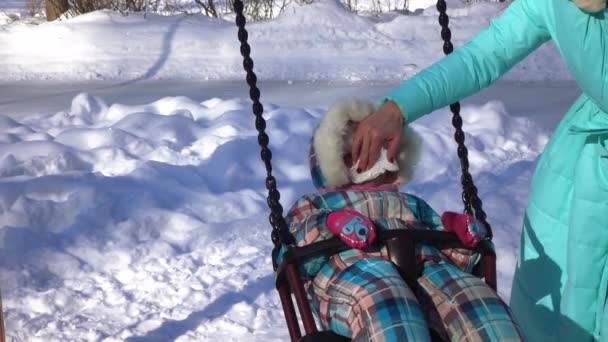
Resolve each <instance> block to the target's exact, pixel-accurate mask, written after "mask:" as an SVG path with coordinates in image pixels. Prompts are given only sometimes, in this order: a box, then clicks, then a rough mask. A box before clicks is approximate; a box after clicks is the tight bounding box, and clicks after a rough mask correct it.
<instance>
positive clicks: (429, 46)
mask: <svg viewBox="0 0 608 342" xmlns="http://www.w3.org/2000/svg"><path fill="white" fill-rule="evenodd" d="M504 6H505V4H504V3H493V2H488V3H486V2H482V3H479V4H476V5H474V6H472V7H465V8H457V9H454V10H452V11H451V12H449V13H450V14H451V21H450V26H451V28H452V32H453V42H454V44H455V45H456V46H460V45H462V44H464V42H465V41H466V40H467V39H469V38H470V37H472V36H473V35H474V34H475V33H477V32H479V31H480V30H481V29H482V28H484V27H485V26H487V24H488V22H489V21H490V19H491V18H492V17H494V16H495V15H497V14H499V13H500V12H501V11H502V9H503V8H504ZM427 12H428V13H426V14H423V15H417V16H414V15H412V16H403V15H395V14H385V15H383V16H381V17H361V16H356V15H353V14H352V13H351V12H349V11H348V10H346V9H345V8H344V7H343V6H340V5H338V4H337V3H335V2H334V0H324V1H319V2H315V3H313V4H311V5H307V6H300V5H297V4H296V3H295V2H293V3H292V4H291V5H290V6H289V7H288V8H287V9H286V10H285V11H284V12H283V13H282V14H281V16H279V17H278V18H277V19H274V20H269V21H261V22H254V23H251V24H250V25H249V26H248V28H249V32H250V42H251V46H252V56H253V59H254V61H255V63H256V64H255V70H256V73H257V74H258V76H259V77H260V79H267V80H308V81H311V80H333V81H336V80H345V81H356V80H391V81H394V80H402V79H405V78H407V77H410V76H411V75H413V74H414V73H416V72H418V71H419V70H421V68H424V67H425V66H428V65H429V64H431V63H432V62H434V61H437V60H438V59H439V58H440V57H441V56H442V54H443V52H442V51H441V46H442V44H443V43H442V41H441V38H440V33H439V32H440V28H439V24H438V23H437V17H436V10H435V9H434V8H430V9H429V10H428V11H427ZM0 46H2V47H3V48H2V49H1V50H0V60H2V61H3V62H2V63H1V64H0V81H1V80H8V81H18V80H45V81H49V80H55V81H57V80H60V81H61V80H63V81H75V80H122V81H125V82H134V81H139V80H149V79H174V80H175V79H191V80H199V81H201V80H224V81H225V80H241V79H242V78H243V72H242V70H241V69H242V62H241V56H240V52H239V44H238V41H237V34H236V27H235V25H234V23H233V22H232V21H226V20H221V19H212V18H208V17H204V16H201V15H175V16H158V15H150V16H149V17H148V18H147V19H144V18H143V15H141V14H131V15H129V16H122V15H120V14H116V13H112V12H108V11H99V12H93V13H89V14H86V15H82V16H78V17H76V18H73V19H71V20H68V21H63V22H50V23H47V22H43V23H39V24H28V23H22V22H17V23H13V24H10V25H5V26H4V27H3V29H2V30H0ZM507 78H508V79H512V80H519V81H522V80H525V81H544V80H564V79H570V75H569V73H568V71H567V70H566V68H565V66H564V65H563V63H562V62H561V61H560V60H559V58H557V52H556V51H555V48H554V47H553V46H552V45H547V46H545V47H543V48H542V49H540V50H539V51H538V52H537V53H535V54H533V55H532V56H530V57H529V58H528V59H527V60H526V61H525V62H524V63H522V64H521V65H519V66H518V67H516V68H515V69H514V70H513V71H512V72H511V73H509V75H508V76H507Z"/></svg>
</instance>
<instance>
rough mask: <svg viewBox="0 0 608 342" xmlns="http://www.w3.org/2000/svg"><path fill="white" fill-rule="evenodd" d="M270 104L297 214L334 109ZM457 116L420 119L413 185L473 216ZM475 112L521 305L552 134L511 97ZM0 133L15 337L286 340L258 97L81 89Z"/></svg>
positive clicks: (279, 166) (504, 283)
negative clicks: (538, 164) (521, 112)
mask: <svg viewBox="0 0 608 342" xmlns="http://www.w3.org/2000/svg"><path fill="white" fill-rule="evenodd" d="M266 109H267V115H268V118H269V124H268V132H269V134H270V137H271V142H272V144H271V145H272V148H273V152H274V154H273V155H274V165H275V175H276V177H277V179H278V180H279V186H280V190H281V192H282V203H283V205H284V207H285V208H289V206H290V205H291V203H293V201H294V200H295V199H296V198H297V196H299V195H301V194H304V193H306V192H309V191H313V188H312V185H311V184H310V179H309V171H308V167H307V156H306V151H307V143H308V140H309V138H310V134H311V132H312V129H313V127H314V126H315V124H316V123H317V122H318V118H319V116H320V115H321V114H322V111H323V110H322V109H302V108H286V107H277V106H274V105H272V104H267V105H266ZM448 116H449V113H448V112H447V111H439V112H437V113H434V114H433V115H432V117H427V118H423V119H421V120H420V123H417V124H414V125H413V126H414V127H415V128H416V129H418V131H419V132H420V133H421V134H422V136H423V137H424V141H425V146H424V152H423V160H422V163H421V165H420V168H419V170H418V171H419V172H418V175H417V177H416V179H415V181H414V182H413V183H412V184H411V185H409V186H406V187H403V189H402V190H403V191H409V192H413V193H415V194H418V195H421V196H422V197H423V198H425V199H427V200H428V201H429V202H430V203H431V204H432V205H433V206H434V207H435V209H436V210H437V211H439V212H441V211H443V210H450V209H451V210H460V208H461V204H460V202H459V197H460V196H459V194H460V190H459V184H458V177H459V174H458V172H459V171H458V170H459V166H458V160H457V157H456V153H455V149H454V143H453V142H452V138H451V130H452V128H451V126H450V120H449V117H448ZM464 117H465V125H466V127H467V128H468V129H467V132H468V133H470V135H469V136H467V139H468V141H469V146H470V150H471V151H470V160H471V165H472V171H473V173H474V175H475V178H476V180H477V182H478V186H479V188H480V190H481V196H482V199H483V200H484V203H485V208H486V210H487V212H488V213H489V216H490V218H491V222H492V224H493V227H494V230H495V236H496V238H495V241H496V244H497V246H498V254H499V263H498V269H499V280H500V293H501V294H502V295H503V296H504V297H505V298H508V297H507V296H508V292H509V288H510V282H511V277H512V271H513V268H514V265H515V259H516V248H517V246H518V241H519V231H520V221H521V217H522V212H523V209H524V205H525V201H526V197H527V187H528V182H529V179H530V173H531V171H532V169H533V164H534V162H535V159H536V157H537V155H538V154H539V152H540V151H541V149H542V147H543V145H544V144H545V142H546V140H547V132H545V131H543V130H542V129H539V128H538V126H536V125H534V124H533V123H532V122H531V121H530V120H528V119H525V118H513V117H511V116H509V115H508V114H507V113H506V112H505V110H504V107H503V105H502V104H501V103H500V102H489V103H487V104H485V105H482V106H467V107H464ZM435 119H437V120H435ZM0 126H1V132H2V133H1V134H0V141H2V145H0V176H1V177H2V178H0V213H1V214H0V222H2V225H3V228H2V230H0V234H1V241H2V246H3V248H2V249H1V250H0V260H1V262H0V280H1V285H2V290H3V293H4V296H5V301H4V305H5V308H6V320H7V327H8V332H9V336H11V337H12V338H14V340H15V341H68V340H69V341H122V340H126V341H173V340H177V341H210V340H212V339H216V338H218V337H221V338H225V339H226V340H229V341H238V340H242V339H243V338H245V337H247V336H252V335H253V336H254V337H255V340H268V341H273V340H274V341H280V340H285V339H286V337H287V335H286V329H285V326H284V323H283V320H282V316H281V315H282V314H281V309H280V304H279V302H278V298H277V296H276V293H275V290H274V288H273V276H272V267H271V261H270V258H269V255H270V250H271V248H272V246H271V242H270V236H269V233H270V227H269V226H268V224H267V223H266V222H267V219H266V217H267V211H268V210H267V208H266V204H265V189H264V181H263V179H264V173H263V170H262V167H261V166H262V164H261V162H260V160H259V158H258V146H257V138H256V132H255V129H254V128H253V120H252V114H251V113H250V110H249V103H248V102H247V101H244V100H221V99H217V98H215V99H209V100H207V101H204V102H202V103H197V102H194V101H192V100H190V99H188V98H185V97H169V98H163V99H159V100H158V101H155V102H152V103H148V104H142V105H137V106H127V105H121V104H113V105H109V104H107V103H105V102H104V101H103V99H100V98H95V97H92V96H89V95H86V94H81V95H79V96H77V97H76V98H74V100H73V101H72V104H71V107H70V108H69V109H67V110H65V111H61V112H58V113H56V114H49V115H47V116H31V117H28V118H26V119H23V120H21V121H20V122H17V121H14V120H12V119H9V118H6V117H3V118H2V120H1V121H0ZM437 165H441V166H442V167H437ZM506 184H508V186H505V185H506Z"/></svg>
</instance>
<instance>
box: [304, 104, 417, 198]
mask: <svg viewBox="0 0 608 342" xmlns="http://www.w3.org/2000/svg"><path fill="white" fill-rule="evenodd" d="M376 109H378V107H377V106H376V105H374V104H372V103H371V102H369V101H366V100H362V99H358V98H353V99H348V100H343V101H339V102H337V103H335V104H334V105H333V106H331V107H330V108H329V110H328V111H327V113H326V114H325V116H324V117H323V119H322V120H321V123H320V124H319V126H318V127H317V129H316V130H315V133H314V135H313V139H312V144H311V151H310V153H311V155H310V164H311V165H310V167H311V173H312V176H313V182H314V183H315V186H316V187H317V188H329V187H340V186H344V185H348V184H351V183H352V182H351V180H350V177H349V173H348V168H347V167H346V164H344V155H345V154H346V153H348V149H350V145H351V140H352V137H351V133H352V132H350V127H349V122H360V121H362V120H363V119H365V118H366V117H368V116H369V115H370V114H371V113H372V112H374V111H375V110H376ZM419 155H420V137H419V136H418V134H417V133H416V132H414V130H413V129H412V128H411V127H409V126H407V125H405V127H404V131H403V135H402V136H401V144H400V146H399V150H398V151H397V155H396V160H397V164H398V165H399V176H400V178H401V184H406V183H408V182H409V181H410V180H411V179H412V177H413V175H414V171H415V169H416V164H417V163H418V160H419Z"/></svg>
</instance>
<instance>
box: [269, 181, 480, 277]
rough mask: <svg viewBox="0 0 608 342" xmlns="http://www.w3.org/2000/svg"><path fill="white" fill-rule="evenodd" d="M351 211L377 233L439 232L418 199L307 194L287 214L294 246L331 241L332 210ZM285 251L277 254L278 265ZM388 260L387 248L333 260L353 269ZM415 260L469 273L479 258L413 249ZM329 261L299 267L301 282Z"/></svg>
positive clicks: (392, 195) (341, 255)
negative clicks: (370, 260) (364, 262)
mask: <svg viewBox="0 0 608 342" xmlns="http://www.w3.org/2000/svg"><path fill="white" fill-rule="evenodd" d="M346 208H349V209H353V210H356V211H358V212H360V213H362V214H363V215H365V216H367V217H369V218H370V219H371V220H372V221H373V222H374V224H375V226H376V229H411V228H415V229H429V230H442V231H444V230H445V229H444V227H443V225H442V224H441V218H440V216H439V215H438V214H437V213H436V212H435V211H434V210H433V209H432V208H431V207H430V206H429V205H428V204H427V203H426V202H425V201H424V200H422V199H421V198H419V197H416V196H413V195H410V194H406V193H401V192H392V191H338V192H328V193H323V194H308V195H305V196H303V197H302V198H300V199H299V200H298V201H297V202H296V203H295V204H294V205H293V206H292V208H291V209H290V210H289V212H288V214H287V216H286V221H287V225H288V227H289V231H290V232H291V234H292V235H293V237H294V239H295V245H296V246H306V245H309V244H312V243H315V242H319V241H322V240H327V239H330V238H331V237H333V236H334V235H333V233H332V232H331V231H330V230H329V229H328V228H327V215H328V214H329V213H331V212H332V211H335V210H340V209H346ZM284 252H285V247H284V248H283V249H282V251H281V253H279V262H280V261H281V259H282V256H283V254H284ZM368 257H375V258H384V259H388V253H387V251H386V248H385V247H383V248H382V249H381V250H379V251H377V252H364V251H362V250H357V249H351V250H347V251H344V252H341V253H339V254H336V255H334V256H333V258H338V259H339V260H335V261H337V262H338V263H340V264H344V265H352V264H354V263H355V262H356V261H358V260H360V259H362V258H368ZM416 257H417V259H418V260H419V261H420V262H421V263H422V262H424V261H425V260H434V261H437V262H440V261H447V262H450V263H452V264H454V265H456V266H458V267H459V268H460V269H462V270H463V271H465V272H471V271H472V269H473V267H474V266H475V264H476V263H477V262H478V261H479V258H480V256H479V255H478V254H476V253H473V252H471V251H469V250H465V249H455V248H451V249H444V250H439V249H437V248H435V247H431V246H427V245H420V246H416ZM328 260H329V257H326V256H319V257H316V258H314V259H311V260H309V261H308V262H306V263H304V264H303V265H301V269H300V272H301V273H302V276H303V277H304V278H308V279H311V278H313V277H314V276H315V275H316V274H317V273H318V272H319V270H320V269H321V267H322V266H323V264H325V263H326V262H327V261H328Z"/></svg>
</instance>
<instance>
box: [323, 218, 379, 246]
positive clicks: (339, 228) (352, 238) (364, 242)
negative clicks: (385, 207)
mask: <svg viewBox="0 0 608 342" xmlns="http://www.w3.org/2000/svg"><path fill="white" fill-rule="evenodd" d="M327 227H328V228H329V230H330V231H331V232H332V233H334V234H336V235H338V236H339V237H340V239H342V241H344V242H345V243H346V244H347V245H349V246H350V247H353V248H358V249H361V248H365V247H367V246H369V245H371V244H372V243H373V242H374V239H375V238H376V230H375V228H374V224H373V223H372V221H371V220H370V219H369V218H367V217H365V216H363V215H362V214H361V213H359V212H357V211H355V210H352V209H342V210H338V211H334V212H332V213H331V214H329V215H327Z"/></svg>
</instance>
